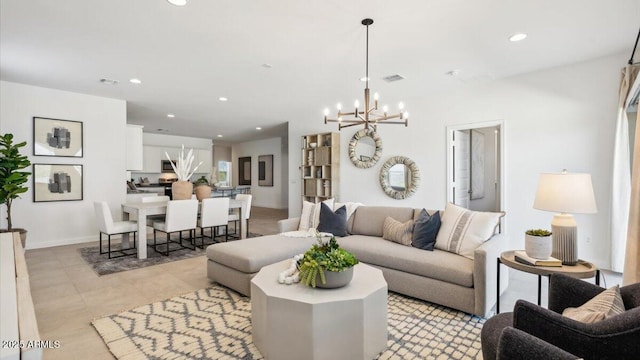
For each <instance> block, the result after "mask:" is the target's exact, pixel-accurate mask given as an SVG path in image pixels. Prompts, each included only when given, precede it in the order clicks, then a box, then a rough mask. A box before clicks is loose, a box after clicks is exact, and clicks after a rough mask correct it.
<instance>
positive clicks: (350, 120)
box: [324, 19, 409, 131]
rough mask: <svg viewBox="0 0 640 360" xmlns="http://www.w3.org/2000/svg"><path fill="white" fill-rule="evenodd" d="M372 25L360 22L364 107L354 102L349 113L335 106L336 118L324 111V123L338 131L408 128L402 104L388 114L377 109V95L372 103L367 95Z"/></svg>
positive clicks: (340, 106)
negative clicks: (392, 126)
mask: <svg viewBox="0 0 640 360" xmlns="http://www.w3.org/2000/svg"><path fill="white" fill-rule="evenodd" d="M371 24H373V20H372V19H364V20H362V25H364V26H366V27H367V58H366V59H367V60H366V74H365V78H364V81H365V82H366V86H365V89H364V107H363V108H361V107H360V102H359V101H358V100H356V101H355V102H354V104H353V106H354V110H353V111H351V112H343V111H342V105H341V104H340V103H338V105H337V106H336V107H337V109H338V114H337V116H336V118H329V109H328V108H326V109H325V110H324V123H325V124H326V123H329V122H337V123H338V130H342V128H345V127H351V126H357V125H364V128H365V129H369V128H371V129H373V130H374V131H376V129H377V126H378V124H397V125H402V124H404V126H408V125H409V113H408V112H406V111H404V110H403V109H404V104H403V103H399V104H398V113H396V114H389V113H388V112H389V107H388V106H387V105H384V106H383V107H382V111H379V109H378V93H375V94H374V95H373V103H372V102H371V100H370V95H369V25H371ZM393 119H399V121H398V120H396V121H389V120H393Z"/></svg>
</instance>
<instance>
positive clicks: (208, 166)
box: [194, 149, 213, 174]
mask: <svg viewBox="0 0 640 360" xmlns="http://www.w3.org/2000/svg"><path fill="white" fill-rule="evenodd" d="M194 151H195V150H194ZM197 160H198V161H196V164H197V163H199V162H200V161H202V164H201V165H200V167H199V168H198V173H201V174H211V171H212V170H213V166H212V163H213V159H212V157H211V150H204V149H198V159H197Z"/></svg>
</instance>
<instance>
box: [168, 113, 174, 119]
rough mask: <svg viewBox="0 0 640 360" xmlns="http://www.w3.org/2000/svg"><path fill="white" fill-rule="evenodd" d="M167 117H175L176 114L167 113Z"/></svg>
mask: <svg viewBox="0 0 640 360" xmlns="http://www.w3.org/2000/svg"><path fill="white" fill-rule="evenodd" d="M167 117H168V118H174V117H176V115H175V114H167Z"/></svg>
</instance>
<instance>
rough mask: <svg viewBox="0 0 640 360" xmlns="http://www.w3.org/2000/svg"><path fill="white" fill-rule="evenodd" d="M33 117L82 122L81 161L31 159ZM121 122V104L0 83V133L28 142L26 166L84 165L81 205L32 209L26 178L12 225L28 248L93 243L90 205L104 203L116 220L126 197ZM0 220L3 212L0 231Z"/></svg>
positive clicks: (38, 205) (124, 112) (123, 113)
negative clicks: (24, 236) (22, 232)
mask: <svg viewBox="0 0 640 360" xmlns="http://www.w3.org/2000/svg"><path fill="white" fill-rule="evenodd" d="M33 116H42V117H50V118H57V119H66V120H76V121H82V122H83V131H84V141H83V145H84V151H83V153H84V157H82V158H64V157H44V156H33V142H32V140H33V133H32V132H33V120H32V117H33ZM126 120H127V105H126V102H125V101H122V100H115V99H108V98H102V97H97V96H90V95H83V94H77V93H71V92H66V91H60V90H53V89H47V88H42V87H35V86H29V85H23V84H17V83H11V82H6V81H0V132H1V133H13V134H14V138H15V139H16V140H18V141H27V146H26V147H25V148H23V154H26V155H28V156H29V160H30V161H31V163H45V164H82V165H83V172H84V180H83V185H84V198H83V200H82V201H63V202H47V203H42V202H40V203H34V202H33V193H32V189H31V187H32V184H33V183H32V179H31V178H30V179H29V183H28V184H29V191H28V192H27V193H25V194H24V195H23V196H22V198H21V199H18V200H16V201H14V203H13V206H12V220H13V224H14V226H16V227H23V228H26V229H27V231H28V232H29V233H28V236H27V248H40V247H48V246H57V245H64V244H71V243H78V242H84V241H90V240H95V239H97V236H98V230H97V228H96V225H95V216H94V210H93V202H94V201H103V200H104V201H107V202H109V206H110V207H111V210H112V212H113V213H114V217H115V218H116V219H119V218H120V210H119V209H120V204H121V203H123V202H124V201H125V197H126V187H125V182H124V180H123V178H124V176H125V173H126V153H125V152H126V149H125V148H126V146H125V139H126ZM31 171H32V170H31ZM5 217H6V208H5V207H4V206H2V220H1V223H0V224H1V225H0V227H6V219H5Z"/></svg>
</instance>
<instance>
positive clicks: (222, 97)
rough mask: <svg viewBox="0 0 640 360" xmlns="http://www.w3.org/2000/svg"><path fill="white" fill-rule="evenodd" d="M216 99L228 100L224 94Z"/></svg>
mask: <svg viewBox="0 0 640 360" xmlns="http://www.w3.org/2000/svg"><path fill="white" fill-rule="evenodd" d="M218 100H220V101H227V100H229V99H227V98H226V97H224V96H220V97H219V98H218Z"/></svg>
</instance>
